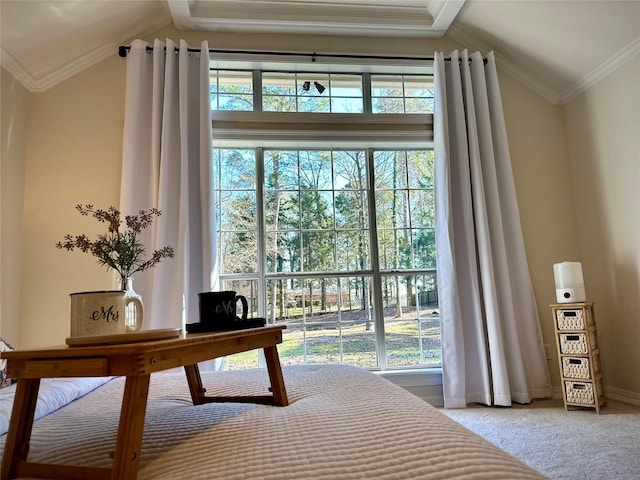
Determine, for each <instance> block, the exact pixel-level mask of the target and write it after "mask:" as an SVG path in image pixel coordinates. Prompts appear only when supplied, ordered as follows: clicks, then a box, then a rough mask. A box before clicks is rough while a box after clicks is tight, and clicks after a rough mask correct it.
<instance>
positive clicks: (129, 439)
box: [111, 374, 151, 480]
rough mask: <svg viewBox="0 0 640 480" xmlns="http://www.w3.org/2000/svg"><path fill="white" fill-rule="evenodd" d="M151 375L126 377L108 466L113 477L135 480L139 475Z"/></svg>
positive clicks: (118, 479)
mask: <svg viewBox="0 0 640 480" xmlns="http://www.w3.org/2000/svg"><path fill="white" fill-rule="evenodd" d="M150 378H151V375H149V374H147V375H139V376H138V375H136V376H131V377H127V381H126V383H125V386H124V396H123V399H122V410H121V412H120V424H119V426H118V438H117V440H116V451H115V455H114V458H113V466H112V468H111V479H112V480H125V479H126V480H135V479H136V477H137V476H138V463H139V461H140V450H141V447H142V432H143V431H144V418H145V414H146V411H147V397H148V395H149V380H150Z"/></svg>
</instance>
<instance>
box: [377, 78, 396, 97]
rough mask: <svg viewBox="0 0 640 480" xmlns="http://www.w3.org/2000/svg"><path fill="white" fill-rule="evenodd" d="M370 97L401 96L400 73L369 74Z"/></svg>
mask: <svg viewBox="0 0 640 480" xmlns="http://www.w3.org/2000/svg"><path fill="white" fill-rule="evenodd" d="M371 96H372V97H402V96H403V85H402V75H371Z"/></svg>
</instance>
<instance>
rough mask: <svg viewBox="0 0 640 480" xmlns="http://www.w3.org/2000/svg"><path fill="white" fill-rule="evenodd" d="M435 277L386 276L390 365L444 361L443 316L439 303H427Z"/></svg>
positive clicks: (386, 320)
mask: <svg viewBox="0 0 640 480" xmlns="http://www.w3.org/2000/svg"><path fill="white" fill-rule="evenodd" d="M432 281H433V278H432V277H430V276H424V275H420V276H395V275H390V276H386V277H385V279H384V289H383V292H384V294H383V303H384V327H385V338H386V340H385V343H386V351H387V365H388V366H389V367H405V366H412V365H413V366H418V365H438V364H440V363H441V347H440V318H439V315H438V308H437V304H433V303H432V304H431V305H429V304H423V303H422V301H421V300H425V299H426V298H425V297H428V295H426V294H425V293H423V292H427V291H428V290H426V288H429V287H430V285H431V283H432Z"/></svg>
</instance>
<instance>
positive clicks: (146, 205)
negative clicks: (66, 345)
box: [120, 40, 217, 329]
mask: <svg viewBox="0 0 640 480" xmlns="http://www.w3.org/2000/svg"><path fill="white" fill-rule="evenodd" d="M150 46H151V45H149V44H148V43H146V42H144V41H142V40H135V41H134V42H133V43H132V44H131V49H130V51H129V54H128V56H127V79H126V82H127V84H126V89H127V90H126V104H125V119H124V139H123V159H122V182H121V192H120V208H121V210H122V211H123V212H125V213H135V212H137V211H139V210H149V209H151V208H154V207H155V208H157V209H159V210H160V211H161V212H162V215H161V216H160V217H158V218H157V220H156V221H155V222H154V224H153V225H152V228H149V229H148V231H145V232H144V237H143V238H142V240H143V242H144V246H145V250H146V251H147V253H148V254H150V253H151V252H152V251H153V250H155V249H159V248H162V247H164V246H165V245H170V246H172V247H173V248H174V251H175V257H174V258H169V259H163V260H162V261H161V262H160V263H159V264H158V265H156V266H155V267H154V268H152V269H151V270H148V271H146V272H142V273H139V274H137V275H136V278H135V280H134V289H135V290H136V291H137V292H138V293H139V294H141V295H142V299H143V302H144V309H145V314H144V325H143V328H144V329H150V328H170V327H183V326H184V323H192V322H196V321H198V298H197V294H198V293H199V292H204V291H211V290H214V289H216V287H217V276H216V265H215V252H216V245H215V238H216V237H215V217H214V209H213V194H212V189H211V182H212V168H211V161H212V159H211V155H212V153H211V113H210V112H211V103H210V100H209V46H208V44H207V42H202V44H201V45H200V52H189V51H188V49H189V46H188V45H187V44H186V42H184V41H180V44H179V45H177V44H176V43H174V42H173V41H171V40H167V41H166V43H163V42H161V41H159V40H156V41H155V42H154V44H153V50H152V51H149V50H148V48H147V47H150Z"/></svg>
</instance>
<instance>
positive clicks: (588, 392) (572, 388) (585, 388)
mask: <svg viewBox="0 0 640 480" xmlns="http://www.w3.org/2000/svg"><path fill="white" fill-rule="evenodd" d="M564 385H565V389H566V392H567V402H570V403H582V404H584V405H594V404H595V403H596V402H595V400H594V397H593V383H591V382H572V381H565V382H564Z"/></svg>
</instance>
